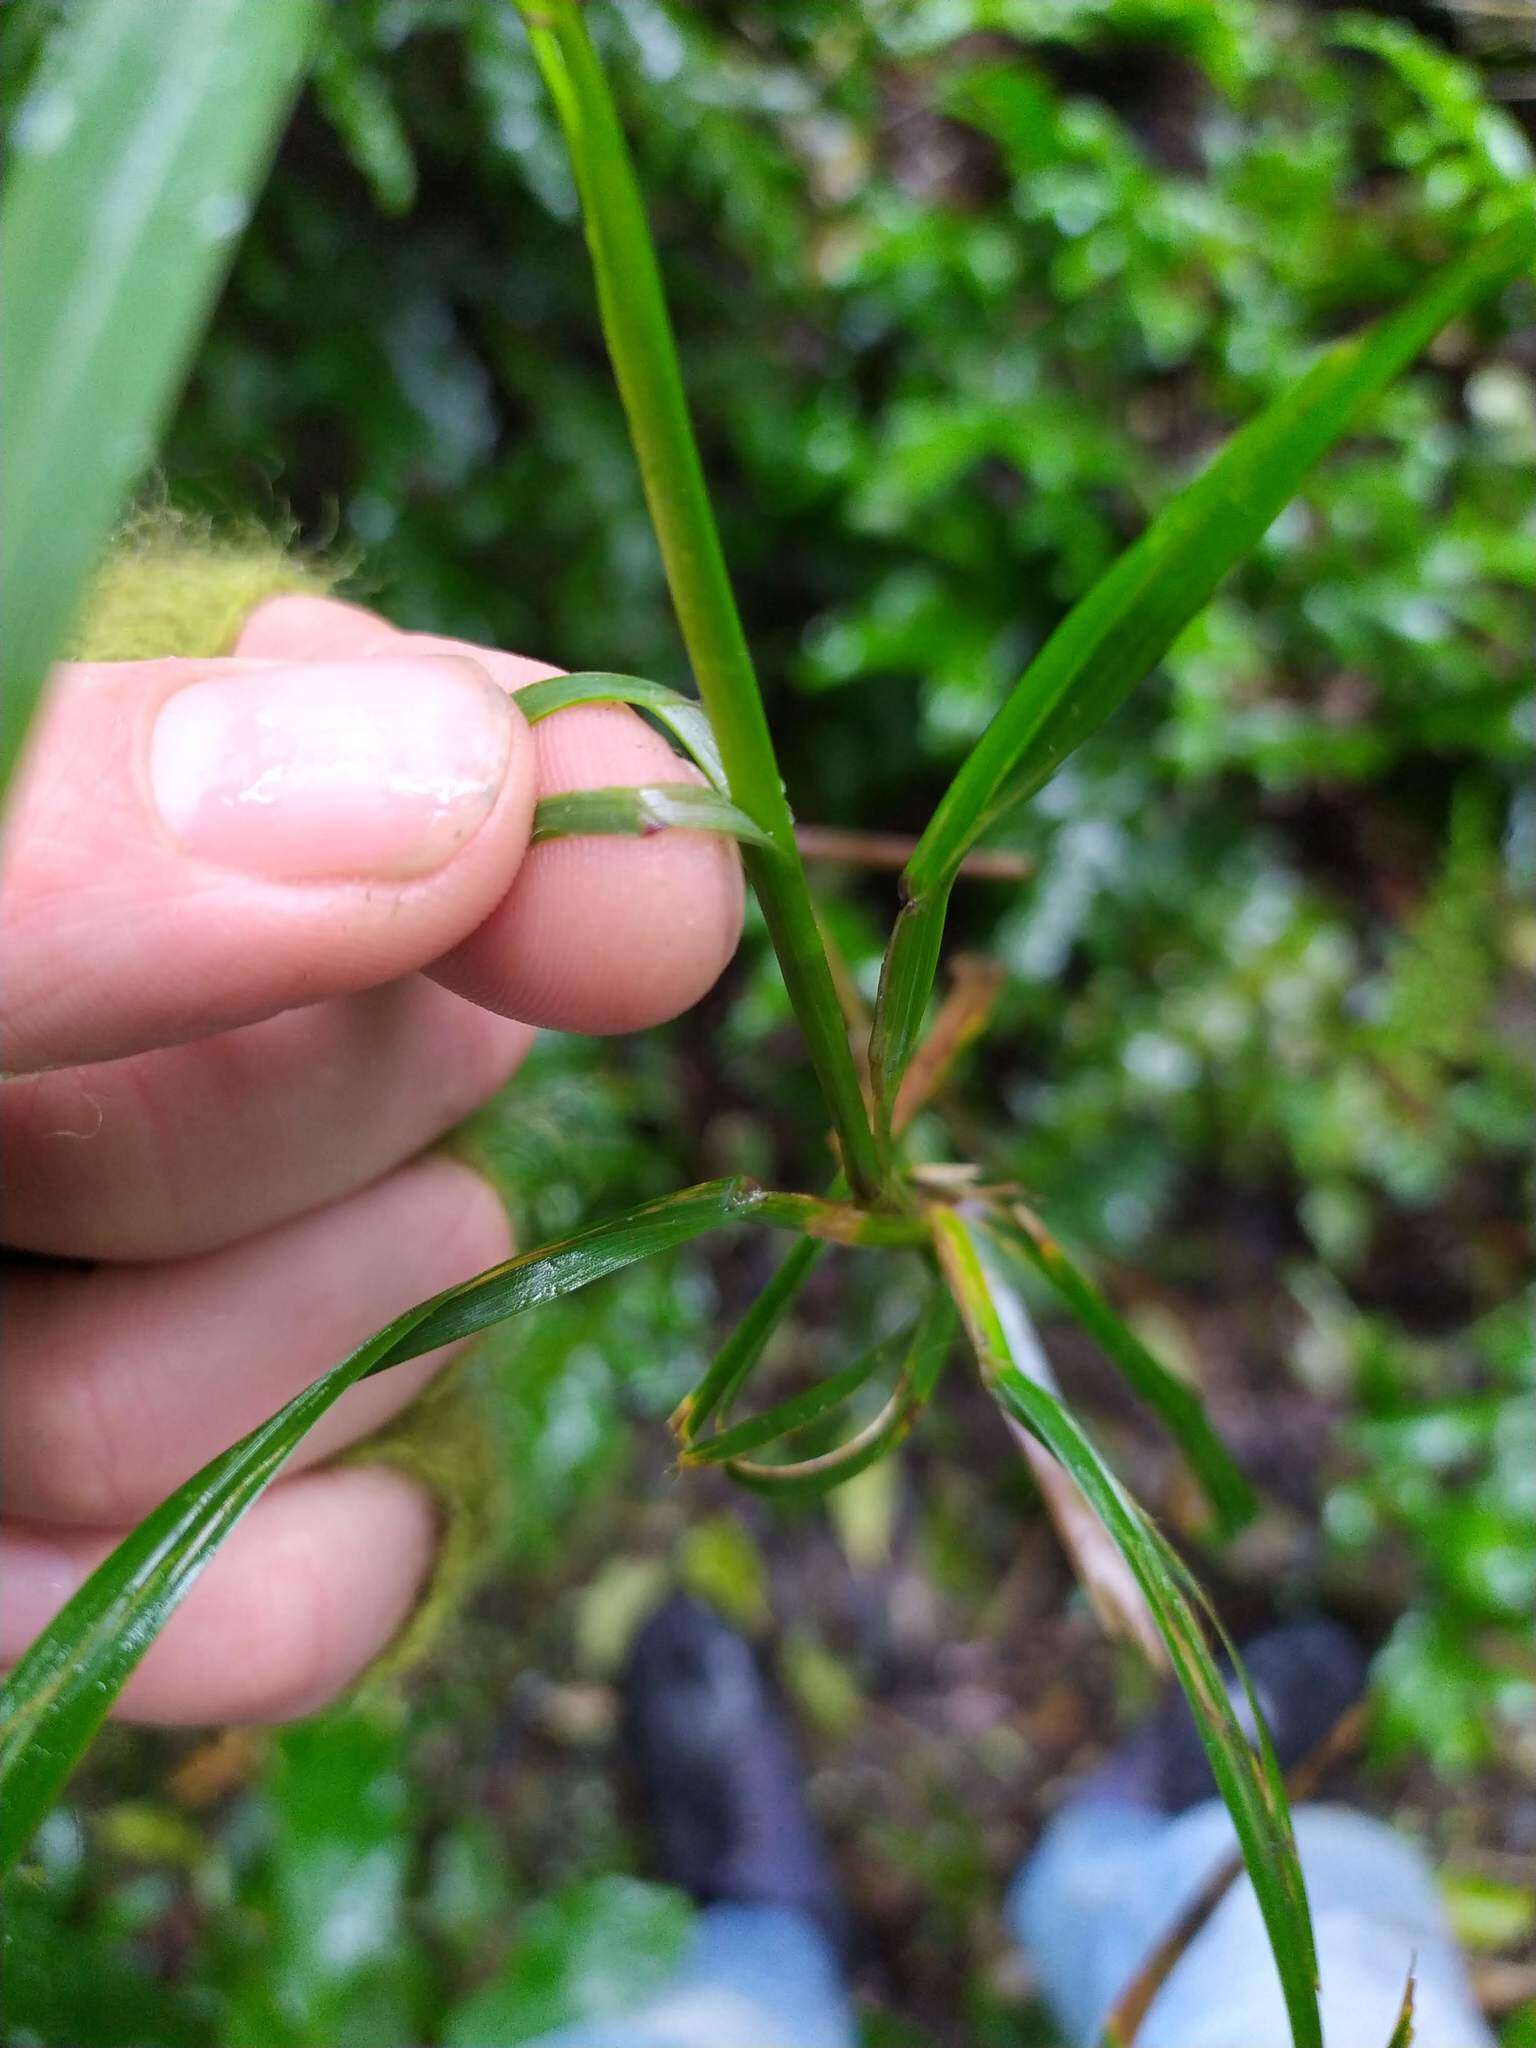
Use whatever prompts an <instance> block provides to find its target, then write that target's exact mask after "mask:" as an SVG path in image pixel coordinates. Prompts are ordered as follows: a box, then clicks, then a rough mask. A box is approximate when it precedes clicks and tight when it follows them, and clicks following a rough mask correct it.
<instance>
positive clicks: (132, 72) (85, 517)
mask: <svg viewBox="0 0 1536 2048" xmlns="http://www.w3.org/2000/svg"><path fill="white" fill-rule="evenodd" d="M318 15H319V7H318V5H317V0H84V4H82V5H80V6H77V7H75V8H72V9H71V10H69V12H68V13H67V14H66V15H65V17H64V19H63V20H62V22H61V24H60V27H59V29H58V30H57V32H56V34H55V36H54V39H53V41H52V43H51V45H50V46H49V49H48V50H47V52H46V53H45V56H44V58H43V62H42V65H41V67H40V70H39V75H38V78H37V82H36V84H35V86H34V87H33V89H32V91H31V93H30V94H29V96H28V99H27V101H26V104H25V105H24V106H23V107H22V109H21V111H20V114H19V115H18V117H17V120H16V122H15V125H14V129H13V132H12V136H11V155H10V161H9V163H8V166H7V170H6V176H5V186H4V195H3V198H0V275H3V276H4V278H5V292H4V296H3V299H0V361H3V362H4V364H5V379H6V391H5V400H6V407H5V411H6V419H5V434H4V438H3V442H0V618H3V619H4V621H5V645H4V652H3V656H0V787H3V785H4V783H5V782H6V780H7V779H8V778H9V776H10V773H11V770H12V768H13V767H14V766H15V762H16V757H17V754H18V753H19V751H20V748H21V743H22V740H23V738H24V736H25V733H26V730H27V725H28V722H29V720H30V717H31V713H32V709H33V706H34V704H35V702H36V699H37V695H38V692H39V691H40V690H41V688H42V684H43V681H44V678H45V676H46V674H47V670H48V664H49V663H50V661H51V660H52V659H53V657H54V655H55V654H56V652H57V650H58V648H59V646H60V645H61V643H62V641H63V639H64V636H65V634H66V633H67V631H68V629H69V625H70V622H71V620H72V618H73V616H74V612H75V608H76V605H77V604H78V602H79V599H80V595H81V592H82V589H83V587H84V585H85V582H86V579H87V578H88V577H89V575H90V574H91V572H92V570H93V568H94V567H95V564H96V560H97V557H98V555H99V554H100V552H101V549H102V547H103V545H104V544H105V542H106V539H107V537H108V535H109V534H110V532H111V530H112V528H113V527H114V525H115V524H116V523H117V521H118V519H119V518H120V516H121V513H122V509H123V503H124V500H125V498H126V497H127V495H128V492H129V491H130V490H131V489H132V487H133V485H134V483H135V482H136V480H137V479H138V477H139V476H140V475H141V474H142V472H143V471H144V469H145V468H146V467H147V465H148V464H149V463H150V462H151V461H152V460H153V458H154V453H155V447H156V444H157V442H158V440H159V437H160V434H161V431H162V429H163V428H164V425H165V421H166V418H167V416H168V414H169V412H170V409H171V406H172V404H173V403H174V402H175V398H176V395H177V392H178V390H179V389H180V386H181V382H182V378H183V377H184V375H185V373H186V369H187V365H188V363H189V361H190V359H191V355H192V350H193V348H194V347H195V345H196V342H197V338H198V336H199V334H200V332H201V330H202V326H203V323H204V320H205V319H206V317H207V314H208V310H209V307H210V306H211V304H212V301H213V295H214V293H215V291H216V290H217V289H218V285H219V282H220V280H221V279H222V277H223V275H224V272H225V270H226V269H227V267H228V264H229V259H230V257H231V255H232V254H233V252H234V248H235V244H236V240H237V238H238V235H239V231H240V228H241V227H242V225H243V224H244V221H245V218H246V215H247V213H248V211H249V209H250V205H251V201H252V195H253V194H254V193H255V191H256V190H257V188H258V187H259V185H260V183H261V180H262V177H263V174H264V172H265V169H266V165H267V161H268V158H269V156H270V153H271V150H272V146H273V143H274V141H275V139H276V136H277V132H278V128H279V126H280V124H281V123H282V121H283V119H284V117H285V116H286V114H287V112H288V108H289V106H290V104H291V103H292V100H293V96H294V93H295V92H296V90H297V88H298V84H299V80H300V77H301V75H302V72H303V68H304V63H305V60H306V57H307V55H308V53H309V49H310V46H311V41H312V38H313V34H314V30H315V24H316V21H317V18H318Z"/></svg>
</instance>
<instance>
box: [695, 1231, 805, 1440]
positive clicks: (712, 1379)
mask: <svg viewBox="0 0 1536 2048" xmlns="http://www.w3.org/2000/svg"><path fill="white" fill-rule="evenodd" d="M826 1249H827V1247H826V1245H825V1243H819V1242H818V1241H817V1240H816V1239H815V1238H811V1237H804V1238H802V1239H801V1240H800V1242H799V1243H798V1244H796V1245H791V1246H790V1248H789V1250H788V1252H786V1254H785V1255H784V1258H783V1260H782V1261H781V1262H780V1264H779V1267H778V1269H777V1271H776V1272H775V1273H774V1276H773V1278H772V1279H771V1280H770V1281H769V1282H768V1285H767V1286H766V1287H765V1288H764V1289H763V1291H762V1292H761V1294H759V1295H758V1297H757V1299H756V1300H755V1301H754V1302H753V1304H752V1306H751V1307H750V1308H749V1309H748V1310H747V1312H746V1314H745V1315H744V1316H743V1317H742V1319H741V1321H740V1322H739V1323H738V1324H737V1325H736V1328H735V1329H734V1330H733V1331H732V1332H731V1334H730V1336H729V1337H727V1338H726V1340H725V1342H724V1343H723V1344H722V1345H721V1347H720V1349H719V1351H718V1352H716V1354H715V1356H714V1358H713V1359H712V1360H711V1361H710V1366H709V1370H708V1372H706V1373H705V1375H704V1377H703V1379H701V1380H700V1381H699V1384H698V1385H697V1386H696V1387H695V1388H694V1390H693V1392H692V1393H691V1394H687V1395H685V1396H684V1398H683V1399H682V1400H681V1401H680V1402H679V1403H678V1405H677V1408H676V1409H675V1411H674V1412H673V1414H672V1416H671V1418H670V1427H671V1429H672V1432H673V1434H674V1435H675V1436H676V1437H678V1438H679V1439H680V1440H681V1441H682V1442H683V1443H684V1444H689V1443H691V1442H692V1441H693V1439H694V1437H695V1436H696V1435H697V1434H698V1432H699V1431H700V1430H701V1429H702V1428H703V1427H704V1425H705V1423H706V1422H707V1421H708V1420H709V1418H710V1416H711V1415H713V1414H714V1412H715V1410H716V1409H717V1408H718V1409H721V1410H722V1411H723V1412H724V1413H726V1414H729V1412H730V1407H731V1403H732V1401H734V1400H735V1398H736V1396H737V1394H738V1393H739V1392H740V1391H741V1388H742V1385H743V1384H744V1382H745V1381H746V1379H747V1377H748V1375H749V1374H750V1373H751V1371H752V1368H753V1367H754V1366H755V1365H756V1364H757V1361H758V1360H759V1359H760V1358H761V1357H762V1355H763V1352H764V1351H765V1350H766V1348H767V1345H768V1340H769V1338H770V1337H772V1335H773V1333H774V1331H775V1330H776V1329H777V1328H778V1327H779V1324H780V1323H781V1322H782V1321H783V1320H784V1317H785V1316H786V1315H787V1314H788V1312H789V1310H790V1308H791V1307H792V1306H793V1305H794V1303H795V1301H796V1300H797V1299H798V1297H799V1294H800V1290H801V1288H802V1287H804V1285H805V1283H806V1281H807V1280H808V1279H809V1278H810V1277H811V1274H812V1272H813V1271H814V1270H815V1268H816V1266H817V1265H818V1263H819V1262H820V1260H821V1258H822V1257H823V1255H824V1254H825V1252H826Z"/></svg>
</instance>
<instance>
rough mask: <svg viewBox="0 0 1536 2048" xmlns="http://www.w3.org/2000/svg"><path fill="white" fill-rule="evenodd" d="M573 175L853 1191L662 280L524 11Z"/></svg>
mask: <svg viewBox="0 0 1536 2048" xmlns="http://www.w3.org/2000/svg"><path fill="white" fill-rule="evenodd" d="M518 5H519V8H520V11H521V12H522V14H523V17H524V19H525V21H526V23H527V26H528V35H529V40H530V42H531V43H532V46H533V52H534V56H535V59H536V60H537V62H538V65H539V69H540V71H541V72H542V73H543V75H544V79H545V82H546V84H547V85H548V87H549V92H550V96H551V98H552V99H553V101H554V103H555V110H556V113H557V114H558V116H559V120H560V125H561V128H562V129H563V131H564V134H565V139H566V144H567V147H568V148H569V151H570V155H571V163H572V167H573V169H574V171H575V174H576V185H577V190H578V192H579V193H580V196H581V210H582V218H583V221H584V223H585V226H586V233H587V246H588V250H589V252H590V254H591V258H592V269H593V274H594V276H595V278H596V281H597V299H598V311H599V314H600V316H601V320H602V327H603V334H604V337H605V339H606V341H607V344H608V353H609V356H610V357H611V359H612V362H613V368H614V374H615V376H616V378H617V380H618V386H619V396H620V398H621V399H622V401H623V405H624V412H625V416H626V418H627V419H628V422H629V431H630V438H631V440H632V441H633V443H634V449H635V455H636V459H637V460H638V462H639V466H640V476H641V481H642V483H643V484H644V487H645V495H646V503H647V504H648V506H649V507H650V513H651V522H652V524H653V526H654V527H655V529H656V539H657V543H658V545H659V546H660V549H661V558H662V562H663V565H664V566H665V569H666V573H667V584H668V587H669V589H670V590H671V593H672V602H673V605H674V606H675V608H676V611H677V617H678V623H679V625H680V626H681V627H682V632H683V639H684V641H685V642H686V644H687V648H688V656H689V659H690V661H691V662H692V664H693V671H694V674H695V676H696V677H697V678H698V685H699V695H700V696H701V697H702V699H703V701H704V708H705V710H706V711H707V713H708V714H709V722H710V725H711V727H712V728H713V731H714V734H715V737H716V739H717V740H718V742H719V746H720V754H721V758H722V761H723V763H724V766H725V775H726V783H727V787H728V789H729V792H730V796H731V800H732V802H734V803H735V804H737V805H739V807H740V808H741V809H742V810H743V811H745V812H746V814H747V816H748V817H749V818H752V819H753V820H754V821H755V822H756V823H757V824H758V825H759V826H760V827H761V828H762V830H763V831H764V832H765V833H766V834H767V836H768V839H769V840H770V841H771V843H772V847H773V852H772V853H771V854H770V853H768V852H767V851H765V850H761V849H758V848H754V847H750V846H749V847H748V848H747V850H746V855H745V859H746V867H747V872H748V875H749V876H750V878H751V881H752V886H753V888H754V889H755V890H756V891H757V895H758V899H759V901H760V902H761V904H762V907H763V916H764V918H765V919H766V921H767V925H768V931H769V936H770V937H771V938H772V940H773V946H774V951H775V952H776V953H777V955H778V958H779V964H780V966H781V968H782V969H783V973H784V980H785V983H786V985H787V987H788V989H789V995H790V1000H791V1002H792V1003H793V1005H794V1009H795V1015H796V1016H797V1018H798V1019H799V1022H800V1028H801V1031H802V1032H803V1033H804V1035H805V1041H806V1045H807V1048H808V1050H809V1053H810V1057H811V1061H812V1064H813V1066H814V1067H815V1069H816V1074H817V1078H818V1080H819V1082H820V1084H821V1089H822V1093H823V1095H824V1096H825V1098H826V1103H827V1108H828V1110H829V1112H830V1114H831V1117H832V1121H833V1123H834V1125H835V1127H836V1130H837V1135H838V1139H839V1142H840V1144H841V1147H842V1152H843V1164H844V1165H845V1167H846V1168H847V1171H848V1176H849V1179H850V1181H851V1182H852V1184H853V1186H854V1188H855V1189H856V1190H857V1191H858V1192H859V1193H860V1194H861V1195H862V1196H864V1197H866V1198H869V1197H872V1196H874V1195H876V1194H877V1193H878V1192H879V1191H880V1188H881V1185H882V1180H883V1175H882V1171H881V1163H880V1158H879V1154H878V1152H877V1150H876V1147H875V1141H874V1135H873V1133H872V1131H871V1129H870V1123H869V1115H868V1112H867V1110H866V1109H865V1106H864V1097H863V1092H862V1091H861V1089H860V1087H859V1077H858V1071H857V1069H856V1068H855V1066H854V1062H853V1054H852V1052H851V1050H850V1048H849V1045H848V1034H847V1031H846V1028H845V1026H844V1023H843V1018H842V1013H841V1011H840V1010H839V1008H838V1002H837V992H836V989H835V988H834V986H833V983H832V975H831V971H830V969H829V967H828V965H827V957H826V953H825V951H824V950H823V947H822V943H821V935H820V933H819V931H818V930H817V926H816V915H815V912H814V910H813V908H812V906H811V898H810V892H809V890H808V888H807V886H806V880H805V870H804V867H803V866H802V864H801V859H800V851H799V848H798V847H797V846H796V844H795V828H794V819H793V818H792V816H791V814H790V809H789V804H788V802H787V801H786V799H785V795H784V786H783V783H782V781H781V780H780V776H779V769H778V763H777V761H776V759H775V757H774V751H773V741H772V739H771V737H770V735H769V731H768V721H767V718H766V716H765V715H764V711H763V702H762V695H761V692H760V691H759V689H758V685H757V676H756V673H755V671H754V669H753V666H752V658H751V655H750V653H749V652H748V649H747V643H746V637H745V635H744V633H743V632H742V627H741V620H740V617H739V616H738V614H737V610H736V600H735V598H734V596H733V595H732V591H731V584H730V578H729V576H728V575H727V573H726V567H725V557H724V554H723V553H722V551H721V547H720V536H719V534H718V532H717V530H716V527H715V519H714V513H713V511H712V510H711V508H710V502H709V492H708V489H707V488H706V485H705V482H704V471H703V467H702V465H701V463H700V461H699V453H698V449H697V447H696V445H695V443H694V438H693V428H692V425H691V424H690V421H689V417H688V404H687V400H686V398H685V396H684V393H683V380H682V375H681V372H680V370H679V368H678V362H677V350H676V346H675V344H674V342H673V338H672V325H671V321H670V319H669V318H668V315H667V306H666V299H665V296H664V294H663V292H662V285H661V273H660V270H659V268H658V266H657V262H656V252H655V249H654V247H653V245H652V242H651V234H650V228H649V226H648V224H647V221H646V216H645V206H644V203H643V201H642V199H641V196H640V188H639V186H638V184H637V182H636V179H635V173H634V167H633V165H632V164H631V162H630V158H629V150H628V146H627V144H626V143H625V140H624V131H623V129H622V127H621V126H620V123H619V117H618V113H617V110H616V109H615V107H614V104H613V98H612V95H611V94H610V92H609V90H608V82H607V80H606V78H605V77H604V76H603V70H602V66H601V64H600V63H599V62H598V58H597V53H596V51H595V50H594V49H593V47H592V43H591V39H590V38H589V36H588V34H587V30H586V24H585V22H584V21H583V19H582V9H581V7H580V6H579V5H578V4H577V0H518Z"/></svg>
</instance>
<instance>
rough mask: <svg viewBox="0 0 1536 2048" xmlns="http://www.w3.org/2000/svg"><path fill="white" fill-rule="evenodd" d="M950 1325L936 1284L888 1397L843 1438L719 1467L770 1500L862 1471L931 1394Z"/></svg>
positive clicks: (897, 1438)
mask: <svg viewBox="0 0 1536 2048" xmlns="http://www.w3.org/2000/svg"><path fill="white" fill-rule="evenodd" d="M956 1328H957V1324H956V1319H955V1311H954V1304H953V1303H952V1302H951V1300H950V1298H949V1296H948V1295H947V1294H946V1293H945V1291H944V1290H943V1288H936V1289H935V1290H934V1292H933V1294H931V1295H930V1296H929V1298H928V1301H927V1304H926V1305H925V1307H924V1309H923V1312H922V1314H921V1315H920V1316H919V1317H918V1320H917V1325H916V1328H915V1329H914V1330H913V1333H912V1341H911V1344H910V1346H909V1348H908V1351H907V1355H906V1358H905V1359H904V1360H903V1362H902V1368H901V1374H900V1377H899V1378H898V1379H897V1382H896V1385H895V1386H894V1387H893V1388H892V1390H891V1396H890V1399H889V1400H888V1401H887V1402H886V1403H885V1405H884V1407H882V1408H881V1410H880V1411H879V1413H878V1414H877V1415H874V1416H872V1417H871V1419H870V1420H869V1421H868V1422H867V1423H865V1425H864V1427H863V1428H862V1429H860V1430H858V1431H856V1432H855V1434H854V1435H853V1436H851V1437H850V1438H849V1439H848V1441H847V1442H846V1443H842V1444H839V1445H838V1446H837V1448H836V1449H835V1450H831V1451H827V1452H824V1453H823V1454H822V1456H820V1457H818V1458H803V1459H801V1460H800V1461H799V1462H798V1463H795V1464H787V1465H763V1464H758V1463H756V1462H754V1461H752V1460H749V1459H746V1458H732V1459H730V1460H729V1461H728V1462H727V1464H726V1468H725V1469H726V1470H727V1471H728V1472H729V1473H730V1475H731V1477H732V1478H733V1479H734V1480H736V1481H737V1483H738V1484H739V1485H741V1486H744V1487H746V1488H747V1490H748V1491H749V1492H751V1493H765V1494H770V1495H772V1497H773V1498H774V1499H776V1500H816V1499H819V1498H820V1496H821V1495H822V1494H825V1493H830V1492H831V1490H832V1489H833V1487H835V1486H842V1485H844V1484H845V1483H846V1482H847V1481H848V1480H850V1479H853V1478H855V1477H856V1476H857V1475H858V1474H859V1473H860V1472H865V1471H867V1470H868V1469H869V1467H870V1466H871V1465H873V1464H875V1463H876V1462H877V1461H878V1460H879V1459H881V1458H883V1457H884V1456H885V1455H886V1453H887V1452H888V1451H893V1450H894V1449H895V1448H896V1446H897V1445H898V1444H899V1443H901V1442H902V1440H903V1439H904V1438H905V1437H906V1436H907V1434H908V1433H909V1432H910V1430H911V1428H912V1425H913V1423H914V1422H915V1421H916V1420H917V1418H918V1416H919V1415H920V1414H921V1413H922V1411H923V1409H924V1408H926V1407H927V1405H928V1403H929V1401H930V1400H931V1399H932V1398H933V1390H934V1388H935V1387H936V1386H937V1385H938V1382H939V1375H940V1373H941V1372H942V1371H943V1370H944V1365H945V1362H946V1360H947V1359H948V1357H949V1353H950V1347H951V1345H952V1344H953V1342H954V1337H955V1330H956Z"/></svg>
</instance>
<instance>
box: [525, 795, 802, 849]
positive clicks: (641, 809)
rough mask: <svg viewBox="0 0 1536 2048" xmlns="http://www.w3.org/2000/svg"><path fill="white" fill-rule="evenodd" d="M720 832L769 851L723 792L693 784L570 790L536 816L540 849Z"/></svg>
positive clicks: (535, 835)
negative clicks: (567, 842) (554, 842)
mask: <svg viewBox="0 0 1536 2048" xmlns="http://www.w3.org/2000/svg"><path fill="white" fill-rule="evenodd" d="M666 831H680V832H719V833H723V834H724V835H725V836H726V837H727V838H730V839H739V840H740V841H742V843H743V844H744V845H748V846H764V847H769V848H770V851H771V850H772V848H771V843H770V841H769V840H768V838H767V837H766V835H765V834H764V832H763V829H762V827H761V826H760V825H756V824H754V823H753V821H752V820H751V819H750V818H749V817H748V816H747V814H746V812H745V811H739V810H737V808H736V806H735V805H734V804H733V803H732V802H731V801H730V799H729V797H723V796H721V795H720V793H719V791H718V790H714V789H698V788H696V787H695V786H694V785H693V784H692V783H688V782H658V783H653V784H651V785H649V786H642V787H638V788H621V789H570V790H565V791H563V792H562V793H561V794H560V795H559V796H547V797H545V798H544V799H543V800H542V801H541V802H540V803H539V805H538V806H537V808H536V809H535V811H534V814H533V831H532V833H531V834H530V837H531V839H532V842H533V844H534V845H535V846H537V845H539V843H540V842H541V841H542V840H545V839H581V838H587V837H609V838H624V839H648V838H649V837H650V836H651V834H652V833H653V832H666Z"/></svg>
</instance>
